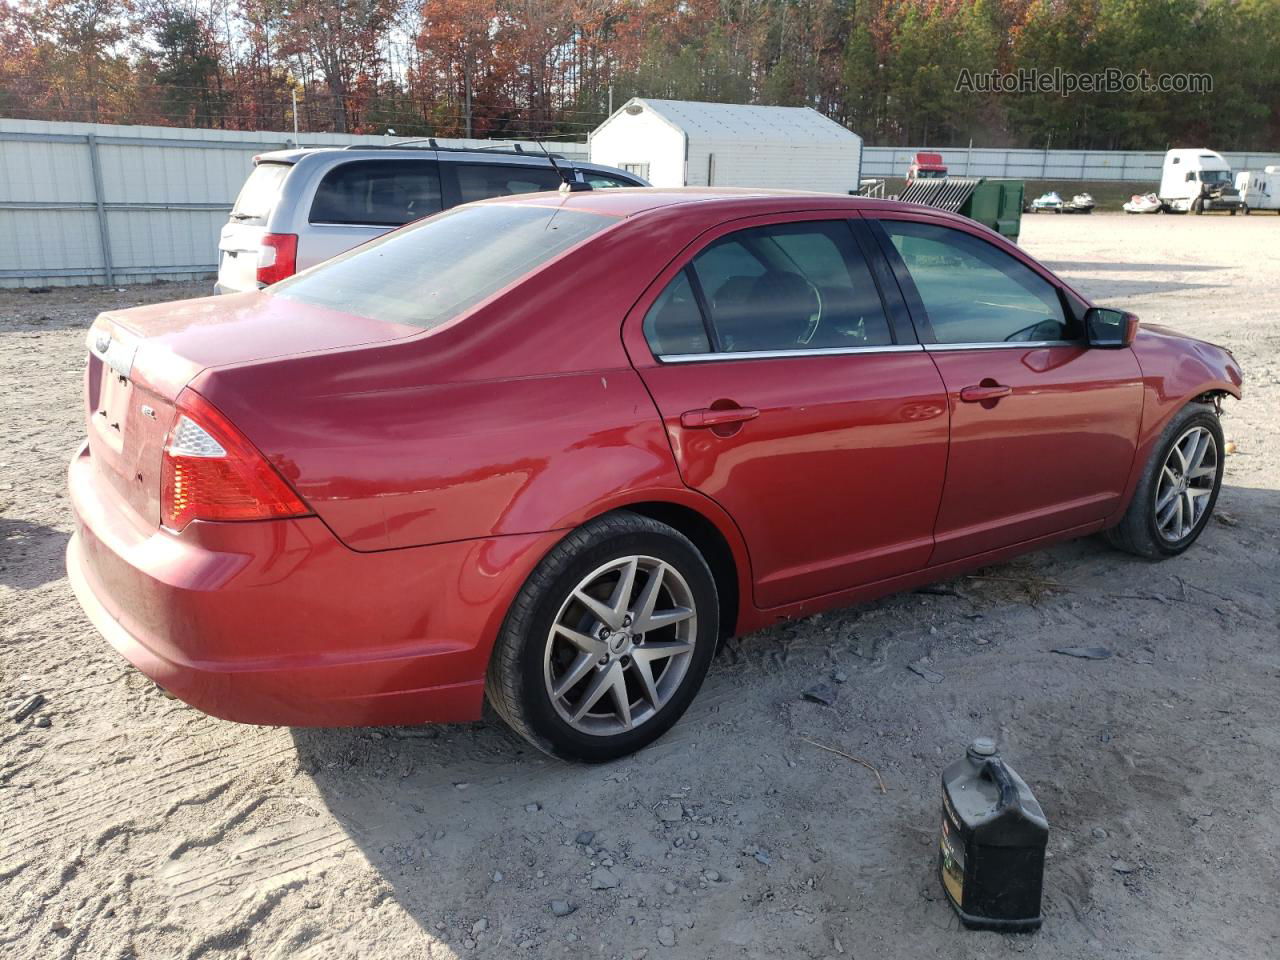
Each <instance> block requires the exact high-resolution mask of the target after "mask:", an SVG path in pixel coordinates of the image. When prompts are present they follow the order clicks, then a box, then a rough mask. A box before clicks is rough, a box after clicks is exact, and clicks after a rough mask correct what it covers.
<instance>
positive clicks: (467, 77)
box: [462, 56, 471, 140]
mask: <svg viewBox="0 0 1280 960" xmlns="http://www.w3.org/2000/svg"><path fill="white" fill-rule="evenodd" d="M462 83H463V87H464V93H465V95H466V117H467V139H468V140H470V139H471V57H469V56H468V57H467V58H466V60H464V61H463V64H462Z"/></svg>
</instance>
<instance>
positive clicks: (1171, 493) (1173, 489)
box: [1156, 483, 1178, 511]
mask: <svg viewBox="0 0 1280 960" xmlns="http://www.w3.org/2000/svg"><path fill="white" fill-rule="evenodd" d="M1177 495H1178V487H1177V485H1176V484H1173V483H1171V484H1170V485H1169V488H1168V489H1167V490H1166V491H1165V492H1164V493H1163V494H1161V495H1159V496H1158V497H1157V498H1156V510H1157V511H1160V510H1163V509H1164V508H1165V507H1167V506H1168V505H1169V504H1170V503H1172V502H1173V498H1174V497H1176V496H1177Z"/></svg>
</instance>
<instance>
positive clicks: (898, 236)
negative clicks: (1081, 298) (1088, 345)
mask: <svg viewBox="0 0 1280 960" xmlns="http://www.w3.org/2000/svg"><path fill="white" fill-rule="evenodd" d="M881 225H882V226H883V227H884V229H885V232H886V233H888V235H889V239H890V240H892V241H893V245H894V247H895V248H896V249H897V251H898V254H899V256H901V257H902V260H903V262H904V263H905V264H906V267H907V272H908V273H909V274H910V275H911V279H912V280H913V281H914V283H915V287H916V291H917V292H918V293H919V294H920V300H921V301H922V303H923V306H924V310H925V314H926V317H927V319H928V322H929V324H930V326H932V327H933V335H934V339H935V340H936V341H937V342H938V343H1005V342H1008V343H1020V342H1027V341H1059V340H1073V339H1076V337H1077V333H1076V331H1075V329H1074V328H1075V323H1074V321H1072V320H1070V319H1069V318H1068V317H1067V315H1066V312H1065V311H1064V310H1063V306H1062V299H1061V298H1060V297H1059V296H1058V291H1057V288H1056V287H1054V286H1053V285H1052V284H1051V283H1049V282H1048V281H1047V280H1045V279H1044V278H1043V277H1042V276H1040V275H1039V274H1038V273H1036V272H1035V271H1034V270H1032V269H1031V268H1030V267H1028V266H1027V265H1026V264H1024V263H1022V262H1021V261H1020V260H1018V259H1016V258H1015V257H1011V256H1010V255H1009V254H1007V253H1005V252H1004V251H1003V250H1000V249H999V248H997V247H995V246H993V245H992V244H989V243H987V242H986V241H985V240H981V239H979V238H978V237H975V236H974V235H973V234H970V233H966V232H964V231H963V230H953V229H951V228H949V227H940V226H937V225H935V224H931V223H917V222H913V221H906V220H883V221H881Z"/></svg>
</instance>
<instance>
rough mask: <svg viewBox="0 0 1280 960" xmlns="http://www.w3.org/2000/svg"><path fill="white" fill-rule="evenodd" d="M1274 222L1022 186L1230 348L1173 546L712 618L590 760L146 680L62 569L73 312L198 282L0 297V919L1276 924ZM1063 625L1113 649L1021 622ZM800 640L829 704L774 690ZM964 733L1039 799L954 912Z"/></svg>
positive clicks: (1158, 305)
mask: <svg viewBox="0 0 1280 960" xmlns="http://www.w3.org/2000/svg"><path fill="white" fill-rule="evenodd" d="M1277 237H1280V218H1275V217H1262V216H1255V217H1249V218H1245V217H1235V218H1228V217H1225V216H1213V217H1179V218H1174V217H1145V218H1126V217H1123V216H1105V215H1095V216H1093V217H1080V218H1075V217H1071V218H1068V217H1039V218H1027V220H1026V226H1025V233H1024V243H1025V245H1026V246H1027V248H1028V249H1030V250H1031V251H1033V252H1034V253H1036V254H1037V255H1039V256H1041V257H1042V258H1044V259H1046V260H1047V261H1049V262H1050V263H1051V264H1052V265H1054V266H1055V267H1056V268H1058V269H1060V270H1061V271H1062V272H1063V273H1064V274H1065V275H1066V276H1068V277H1070V278H1071V279H1072V280H1074V281H1076V282H1078V284H1079V285H1080V286H1081V287H1082V288H1083V289H1084V290H1086V291H1087V292H1088V293H1090V294H1092V295H1093V296H1095V297H1098V298H1101V299H1104V300H1107V301H1110V302H1112V303H1114V304H1117V305H1122V306H1125V307H1128V308H1132V309H1134V310H1136V311H1137V312H1139V313H1140V314H1141V315H1142V316H1143V317H1144V318H1145V319H1148V320H1152V321H1160V322H1164V323H1168V324H1171V325H1173V326H1175V327H1179V328H1181V329H1183V330H1185V331H1187V332H1189V333H1193V334H1197V335H1200V336H1203V337H1206V338H1208V339H1212V340H1216V341H1218V342H1221V343H1223V344H1225V345H1227V346H1229V347H1231V348H1232V349H1233V350H1234V351H1235V352H1236V355H1237V356H1238V357H1239V359H1240V361H1241V362H1242V364H1243V365H1244V368H1245V370H1246V373H1247V376H1248V380H1247V384H1246V389H1247V394H1246V400H1245V401H1244V402H1243V403H1240V404H1231V405H1229V406H1228V409H1227V413H1228V417H1227V419H1226V421H1225V427H1226V432H1227V436H1228V438H1229V439H1230V440H1233V441H1234V442H1235V443H1236V445H1237V453H1236V455H1234V456H1232V457H1230V458H1229V459H1228V461H1227V470H1226V485H1225V489H1224V490H1223V493H1222V497H1221V500H1220V503H1219V513H1218V516H1217V518H1216V519H1215V520H1214V521H1213V522H1212V523H1211V524H1210V526H1209V527H1208V529H1207V530H1206V532H1205V534H1204V536H1203V538H1202V539H1201V541H1200V542H1199V544H1197V545H1196V547H1195V548H1193V549H1192V550H1191V551H1190V552H1189V553H1187V554H1186V555H1184V556H1183V557H1181V558H1178V559H1176V560H1173V561H1169V562H1166V563H1163V564H1147V563H1143V562H1139V561H1137V560H1135V559H1133V558H1130V557H1128V556H1124V555H1121V554H1119V553H1114V552H1112V551H1110V550H1109V549H1107V548H1106V547H1105V546H1104V545H1103V544H1102V543H1101V542H1100V541H1098V540H1096V539H1090V540H1085V541H1081V542H1076V543H1071V544H1067V545H1064V546H1061V547H1058V548H1056V549H1052V550H1048V551H1044V552H1041V553H1037V554H1034V555H1031V556H1028V557H1026V558H1025V559H1022V560H1020V561H1018V562H1015V563H1013V564H1009V565H1006V566H1003V567H999V568H993V569H990V570H987V571H984V574H985V578H977V579H972V578H965V579H961V580H958V581H955V582H954V583H953V584H952V586H954V587H955V593H956V595H954V596H952V595H938V594H927V593H916V594H908V595H903V596H897V597H893V598H890V599H887V600H884V601H882V602H880V603H876V604H873V605H870V606H866V607H861V608H857V609H851V610H846V611H842V612H838V613H833V614H827V615H825V616H821V617H813V618H811V619H809V620H806V621H803V622H799V623H794V624H789V625H786V626H784V627H780V628H777V629H774V630H771V631H769V632H766V633H761V634H757V635H754V636H750V637H746V638H744V639H741V640H739V641H736V642H734V643H733V644H731V645H730V646H729V647H728V648H727V649H726V651H725V652H724V654H723V655H722V656H721V657H720V658H719V659H718V660H717V662H716V664H715V665H714V667H713V670H712V674H711V676H710V677H709V679H708V682H707V684H706V686H705V688H704V690H703V692H702V694H701V695H700V697H699V698H698V700H697V701H696V702H695V704H694V706H693V708H692V709H691V710H690V712H689V713H688V715H687V716H686V717H685V718H684V720H683V721H682V722H681V723H680V724H679V725H678V726H677V727H676V728H675V730H674V731H672V733H671V734H669V735H668V736H667V737H666V738H665V739H664V740H662V741H660V742H659V743H658V744H657V745H655V746H654V747H652V748H650V749H648V750H646V751H644V752H643V753H642V754H640V755H639V756H636V757H633V758H631V759H628V760H626V761H623V762H619V763H617V764H614V765H612V766H608V767H603V768H601V767H595V768H589V767H574V766H567V765H563V764H560V763H556V762H553V761H550V760H547V759H546V758H544V757H542V756H540V755H538V754H536V753H534V752H531V751H530V750H529V749H528V748H527V747H526V746H525V745H524V744H523V743H522V742H520V741H519V740H517V739H516V738H515V737H514V736H513V735H511V734H509V733H508V732H507V731H506V730H505V729H504V728H503V727H502V726H501V725H500V724H499V723H497V722H496V721H493V722H487V723H480V724H475V725H472V726H464V727H426V728H413V729H407V728H404V729H380V730H360V731H348V730H333V731H317V730H288V729H275V728H255V727H244V726H236V725H233V724H229V723H225V722H222V721H219V720H213V719H209V718H207V717H204V716H202V715H200V714H199V713H197V712H195V711H194V710H191V709H188V708H187V707H185V706H183V705H182V704H181V703H178V702H176V701H173V700H169V699H166V698H165V697H164V696H162V695H161V694H160V693H159V692H158V691H157V690H156V688H155V687H153V686H152V685H151V684H150V683H148V682H147V681H146V680H145V679H144V678H143V677H142V676H140V675H139V674H137V673H136V672H134V671H133V670H132V669H130V668H129V667H128V666H127V665H126V664H125V663H124V662H123V661H122V660H120V659H119V658H118V657H117V656H116V655H115V654H114V653H112V652H111V650H110V649H109V648H108V647H107V646H106V645H105V643H104V642H103V641H102V640H101V639H100V638H99V637H98V635H97V634H96V633H95V632H94V631H93V629H92V628H91V627H90V626H89V625H88V623H87V622H86V621H85V619H84V617H83V616H82V615H81V613H80V611H79V609H78V607H77V606H76V603H75V601H74V600H73V598H72V595H71V592H70V590H69V588H68V586H67V583H66V579H65V577H64V574H63V559H62V557H63V551H64V549H65V546H66V542H67V538H68V534H69V531H70V529H71V523H70V519H69V517H68V514H67V504H66V500H65V496H64V492H63V485H64V465H65V463H66V461H67V460H68V458H69V457H70V455H71V453H72V451H73V450H74V448H75V447H76V446H77V444H78V443H79V442H80V438H81V435H82V433H83V427H82V424H81V413H80V396H79V391H80V376H81V370H82V364H83V354H84V328H85V326H86V325H87V324H88V323H89V322H90V320H91V318H92V316H93V314H94V313H95V312H96V311H97V310H100V309H103V308H105V307H107V306H118V305H122V304H130V303H136V302H141V301H144V300H158V299H166V298H168V297H170V296H185V295H194V294H195V293H198V292H200V291H202V289H203V286H202V285H200V286H173V287H163V286H162V287H146V288H136V289H130V290H126V291H124V292H114V291H110V292H101V291H99V292H93V293H91V292H88V291H83V290H81V291H65V290H64V291H60V292H54V293H48V294H25V293H2V294H0V377H2V378H3V381H2V382H3V392H2V393H0V401H2V404H3V434H2V436H0V636H2V638H3V646H2V647H0V667H2V670H3V673H2V674H0V700H2V701H3V704H4V706H5V715H4V717H3V718H0V908H2V909H0V955H4V956H11V957H15V958H42V960H43V958H56V957H72V956H78V957H91V958H98V957H104V958H130V957H140V958H166V960H167V958H196V957H215V958H220V957H228V958H232V957H234V958H254V960H258V958H275V957H306V958H330V957H362V958H382V957H385V958H396V960H400V958H421V957H432V958H443V957H454V956H461V957H472V956H475V957H491V958H507V957H522V956H528V957H584V958H585V957H591V958H614V957H626V958H640V957H645V956H648V957H650V958H655V960H658V958H666V957H717V958H719V957H759V958H764V957H841V956H851V957H858V958H871V957H903V958H918V957H930V956H940V957H941V956H945V957H948V958H969V957H972V958H986V957H1001V956H1005V955H1008V954H1012V953H1026V954H1031V955H1037V956H1042V957H1054V958H1058V957H1064V958H1098V957H1124V958H1131V957H1154V956H1161V957H1179V958H1181V957H1187V958H1196V960H1209V958H1218V957H1222V958H1232V960H1242V958H1244V960H1249V958H1264V957H1275V956H1280V909H1277V906H1276V902H1277V898H1278V897H1280V879H1278V878H1280V856H1278V854H1277V850H1280V759H1278V755H1280V696H1278V695H1277V694H1278V693H1280V649H1278V644H1277V640H1278V639H1280V631H1278V630H1277V623H1278V614H1280V610H1278V609H1277V608H1278V607H1280V602H1278V601H1280V577H1278V576H1277V574H1278V572H1280V538H1278V537H1277V533H1278V532H1280V453H1278V451H1280V436H1278V435H1277V433H1278V432H1280V359H1278V358H1280V349H1278V348H1280V333H1278V332H1277V327H1276V322H1275V321H1276V315H1275V314H1276V310H1275V307H1276V302H1277V301H1276V290H1277V281H1278V280H1280V259H1278V257H1277V250H1280V244H1278V243H1277ZM1051 584H1052V585H1051ZM1082 644H1087V645H1097V644H1102V645H1105V646H1107V647H1109V648H1111V649H1112V650H1113V651H1114V652H1115V656H1114V657H1113V658H1111V659H1109V660H1104V661H1097V662H1094V661H1086V660H1079V659H1071V658H1068V657H1064V656H1060V655H1056V654H1054V653H1052V652H1050V651H1052V650H1053V649H1054V648H1057V647H1063V646H1068V645H1082ZM922 658H927V661H926V663H927V669H925V670H924V671H923V672H924V673H925V674H926V675H927V676H928V679H926V677H922V676H921V675H919V674H918V673H915V672H912V671H911V670H910V669H908V664H913V663H917V664H918V662H919V661H921V659H922ZM837 672H838V673H840V674H841V675H843V676H844V677H845V678H846V682H844V683H840V684H834V683H833V686H834V687H835V688H836V689H837V690H838V693H839V697H838V699H837V701H836V703H835V704H834V706H830V707H827V706H821V705H818V704H816V703H811V702H807V701H805V700H802V699H801V696H800V695H801V692H802V691H803V690H804V689H805V688H806V687H809V686H810V685H811V684H813V683H815V682H817V681H822V680H827V681H828V682H831V681H830V680H829V678H830V677H831V676H832V675H833V674H834V673H837ZM931 680H936V681H937V682H930V681H931ZM36 693H40V694H42V695H43V696H44V697H45V698H46V702H45V703H44V705H43V706H41V707H40V708H39V709H38V710H36V711H35V712H34V714H32V715H31V716H30V717H28V718H27V719H25V720H23V721H21V722H15V721H13V720H12V719H10V714H11V712H12V711H13V710H14V708H16V707H17V706H18V705H20V704H21V703H22V702H23V701H25V700H27V699H28V698H29V697H31V696H32V695H33V694H36ZM979 734H990V735H993V736H996V737H998V738H999V740H1000V743H1001V745H1002V749H1003V751H1004V753H1005V756H1006V757H1007V759H1008V760H1009V762H1010V763H1011V764H1012V765H1013V766H1014V767H1015V768H1016V769H1018V770H1019V771H1020V772H1021V773H1022V774H1023V775H1024V776H1025V777H1026V779H1027V780H1028V781H1029V782H1030V783H1031V784H1032V786H1033V787H1034V788H1035V790H1036V791H1037V793H1038V796H1039V798H1040V800H1041V802H1042V804H1043V806H1044V808H1045V811H1046V812H1047V814H1048V817H1049V820H1050V823H1051V828H1052V833H1051V839H1050V859H1049V861H1048V867H1047V875H1046V890H1045V914H1046V922H1045V926H1044V929H1043V930H1042V931H1041V932H1040V933H1038V934H1035V935H1031V936H1005V935H998V934H990V933H972V932H967V931H964V930H962V929H960V928H959V927H958V925H957V923H956V921H955V919H954V917H953V916H952V913H951V911H950V908H949V907H948V906H947V905H946V903H945V902H944V901H943V899H942V895H941V892H940V889H939V885H938V882H937V880H936V878H935V875H934V864H935V856H936V844H937V829H938V824H939V773H940V770H941V768H942V767H943V765H944V764H945V763H947V762H948V761H950V760H952V759H953V758H955V757H957V756H959V755H961V753H962V751H963V749H964V745H965V743H966V742H967V741H968V740H969V739H970V738H972V737H974V736H976V735H979ZM809 740H813V741H817V742H818V743H821V744H824V745H827V746H831V747H834V748H836V749H839V750H842V751H845V752H847V753H850V754H853V755H856V756H858V757H860V758H862V759H864V760H866V761H867V762H868V763H869V764H871V765H873V766H874V767H875V768H876V769H877V770H878V771H879V774H880V776H881V777H882V778H883V782H884V787H885V791H884V792H883V793H882V792H881V791H880V789H879V788H878V786H877V780H876V776H875V775H873V773H872V772H871V771H870V770H869V769H867V768H866V767H864V766H862V765H860V764H858V763H855V762H852V761H850V760H846V759H844V758H842V757H840V756H837V755H835V754H832V753H829V752H825V751H823V750H821V749H819V748H817V747H815V746H813V745H812V744H810V743H809V742H808V741H809ZM585 832H593V835H592V836H590V837H588V836H587V833H585ZM553 900H562V901H566V902H567V903H568V904H569V906H570V907H572V908H573V909H572V912H570V913H569V914H568V915H567V916H557V915H555V913H553V911H552V909H551V902H552V901H553Z"/></svg>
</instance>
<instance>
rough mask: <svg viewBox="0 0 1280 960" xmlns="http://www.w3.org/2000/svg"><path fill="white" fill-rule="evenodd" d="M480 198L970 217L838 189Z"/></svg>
mask: <svg viewBox="0 0 1280 960" xmlns="http://www.w3.org/2000/svg"><path fill="white" fill-rule="evenodd" d="M480 202H481V203H506V204H521V205H531V206H556V207H559V208H561V209H567V210H581V211H583V212H584V213H600V214H605V215H608V216H614V217H635V216H640V215H642V214H649V213H655V212H658V211H663V210H667V209H669V208H673V207H677V206H680V205H684V204H698V205H699V209H700V210H702V211H703V212H707V211H708V210H709V209H711V208H714V209H715V212H716V213H717V214H718V215H721V216H722V217H723V219H726V220H730V219H734V218H735V217H749V216H753V215H756V214H769V213H784V212H787V211H792V210H837V211H838V210H848V211H850V212H854V211H865V212H874V211H889V210H897V211H902V212H906V211H911V212H916V213H924V214H928V215H929V216H932V217H937V218H939V219H945V220H959V221H961V222H966V223H971V222H972V221H969V220H967V219H966V218H964V217H959V216H956V215H954V214H949V213H948V212H947V211H944V210H939V209H938V208H936V207H928V206H925V205H924V204H919V203H902V202H900V201H897V200H879V199H875V198H871V197H858V196H845V195H843V194H838V193H812V192H808V191H804V190H771V189H754V188H749V187H615V188H610V189H608V190H581V191H576V192H572V193H569V192H557V191H544V192H541V193H522V194H517V195H514V196H507V197H493V198H491V199H488V200H482V201H480Z"/></svg>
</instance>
